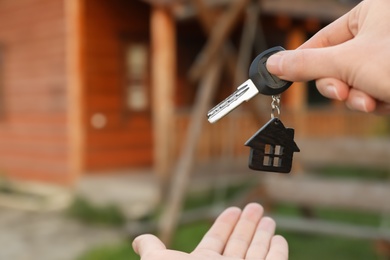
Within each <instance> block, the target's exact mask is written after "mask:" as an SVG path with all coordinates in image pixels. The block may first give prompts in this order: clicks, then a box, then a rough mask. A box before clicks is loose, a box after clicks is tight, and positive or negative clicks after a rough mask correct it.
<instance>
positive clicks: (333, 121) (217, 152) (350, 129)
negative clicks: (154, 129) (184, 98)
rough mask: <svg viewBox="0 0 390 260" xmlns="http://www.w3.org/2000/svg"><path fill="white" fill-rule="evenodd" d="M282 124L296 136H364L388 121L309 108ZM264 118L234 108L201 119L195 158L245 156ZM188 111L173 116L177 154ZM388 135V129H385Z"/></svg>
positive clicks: (284, 116) (287, 116) (382, 128)
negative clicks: (216, 117) (225, 113)
mask: <svg viewBox="0 0 390 260" xmlns="http://www.w3.org/2000/svg"><path fill="white" fill-rule="evenodd" d="M281 119H282V121H283V123H284V125H285V126H286V127H292V128H294V129H295V137H296V139H298V140H299V139H305V138H333V137H367V136H375V135H380V134H384V133H386V130H387V129H388V127H389V126H388V125H389V123H388V122H386V119H385V118H383V117H380V116H375V115H371V114H364V113H358V112H351V111H348V110H340V109H333V110H330V109H311V110H308V111H305V112H299V113H291V114H288V113H285V112H283V114H282V117H281ZM267 120H268V118H267V119H259V121H258V122H255V121H254V120H253V117H252V116H251V115H250V113H248V112H247V111H237V113H236V111H235V112H234V113H231V114H230V115H229V116H227V117H225V118H223V119H221V120H220V121H218V122H217V123H215V124H209V123H208V122H207V118H206V116H205V122H204V127H203V132H202V135H201V138H200V139H199V143H198V148H197V154H196V157H197V158H196V160H197V161H201V162H208V161H211V160H214V159H216V158H221V157H224V156H226V157H229V156H230V157H232V158H240V157H244V156H247V154H248V152H249V148H248V147H245V146H244V143H245V142H246V140H248V139H249V138H250V137H251V136H252V135H253V134H254V133H256V132H257V131H258V130H259V128H260V127H262V126H263V125H264V124H265V123H266V121H267ZM188 122H189V113H184V112H182V113H178V114H177V115H176V119H175V127H176V131H175V140H176V141H175V149H174V150H175V154H176V155H178V154H179V153H180V151H181V149H182V146H181V145H182V144H183V141H184V139H185V136H186V130H187V127H188ZM388 134H390V132H388Z"/></svg>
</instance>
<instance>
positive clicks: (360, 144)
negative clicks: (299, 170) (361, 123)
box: [296, 137, 390, 169]
mask: <svg viewBox="0 0 390 260" xmlns="http://www.w3.org/2000/svg"><path fill="white" fill-rule="evenodd" d="M297 143H298V144H299V147H300V148H301V152H300V153H299V154H297V156H296V158H297V160H299V161H300V162H302V163H303V164H304V165H307V166H308V167H313V166H314V167H317V168H318V167H323V166H326V165H344V166H355V167H367V168H370V169H372V168H376V169H389V168H390V162H389V158H390V140H388V139H386V138H368V139H364V138H360V139H356V138H345V137H343V138H323V139H318V138H315V139H314V138H309V139H308V138H303V139H298V140H297Z"/></svg>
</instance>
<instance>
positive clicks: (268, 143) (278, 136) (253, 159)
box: [245, 117, 300, 173]
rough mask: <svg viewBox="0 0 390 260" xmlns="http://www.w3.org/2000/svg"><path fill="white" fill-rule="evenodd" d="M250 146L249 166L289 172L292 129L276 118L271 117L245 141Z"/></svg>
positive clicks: (296, 148) (293, 144)
mask: <svg viewBox="0 0 390 260" xmlns="http://www.w3.org/2000/svg"><path fill="white" fill-rule="evenodd" d="M245 145H246V146H249V147H250V148H251V150H250V156H249V168H251V169H253V170H257V171H268V172H281V173H289V172H290V171H291V165H292V159H293V154H294V152H299V151H300V150H299V148H298V146H297V144H296V143H295V142H294V129H292V128H285V127H284V125H283V123H282V122H281V121H280V120H279V119H278V118H276V117H275V118H273V119H271V120H270V121H269V122H268V123H267V124H265V125H264V126H263V127H262V128H261V129H260V130H259V131H257V133H256V134H255V135H253V136H252V137H251V138H250V139H249V140H248V141H247V142H246V143H245Z"/></svg>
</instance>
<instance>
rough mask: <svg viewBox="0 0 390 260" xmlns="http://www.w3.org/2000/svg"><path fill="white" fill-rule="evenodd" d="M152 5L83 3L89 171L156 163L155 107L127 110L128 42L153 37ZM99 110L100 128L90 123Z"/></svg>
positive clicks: (104, 1)
mask: <svg viewBox="0 0 390 260" xmlns="http://www.w3.org/2000/svg"><path fill="white" fill-rule="evenodd" d="M149 8H150V7H149V6H148V5H147V4H145V3H142V2H141V1H129V0H110V1H107V0H85V2H84V11H85V13H84V15H83V17H84V21H83V24H84V25H83V27H84V33H83V63H84V69H85V71H84V75H83V78H84V82H83V85H84V90H83V95H84V97H85V98H84V100H83V103H84V108H83V110H84V122H83V126H84V128H85V138H86V139H85V157H84V161H85V170H86V171H88V172H96V171H102V170H110V169H121V168H129V167H145V166H151V165H152V162H153V141H152V138H153V137H152V125H151V124H152V122H151V112H150V109H147V110H146V111H143V112H134V111H129V110H127V109H126V106H125V96H126V93H125V72H124V64H125V57H124V55H125V46H126V44H128V43H131V42H144V43H148V41H149V17H150V15H149V11H150V10H149ZM149 54H150V53H149ZM148 91H149V90H148ZM149 94H150V91H149ZM149 98H150V97H149ZM150 103H151V102H150V100H149V104H150ZM96 115H100V117H101V118H103V119H104V120H105V123H104V125H103V126H102V127H100V128H97V127H94V126H93V125H92V124H91V120H92V118H93V117H94V116H96Z"/></svg>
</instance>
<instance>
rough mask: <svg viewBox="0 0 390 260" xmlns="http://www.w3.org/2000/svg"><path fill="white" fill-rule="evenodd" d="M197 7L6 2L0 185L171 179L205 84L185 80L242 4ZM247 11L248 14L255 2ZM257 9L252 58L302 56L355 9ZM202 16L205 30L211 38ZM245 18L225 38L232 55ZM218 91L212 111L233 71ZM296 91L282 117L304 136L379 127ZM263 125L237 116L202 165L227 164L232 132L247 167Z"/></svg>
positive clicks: (211, 137)
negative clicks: (168, 173) (9, 181)
mask: <svg viewBox="0 0 390 260" xmlns="http://www.w3.org/2000/svg"><path fill="white" fill-rule="evenodd" d="M197 2H198V3H199V1H184V0H180V1H173V0H172V1H169V0H149V1H135V0H109V1H108V0H17V1H15V0H3V1H0V175H3V176H9V177H12V178H22V179H28V180H42V181H49V182H56V183H63V184H70V183H73V182H74V181H76V180H77V178H78V177H79V176H80V174H85V173H95V172H107V173H108V172H112V171H113V170H120V169H131V168H132V169H134V168H143V167H152V166H153V165H155V166H156V165H157V167H158V168H159V169H162V171H164V169H168V168H170V167H171V166H172V161H173V160H174V159H173V158H175V156H176V155H177V154H179V153H180V149H181V146H180V144H181V143H182V142H183V139H184V137H185V132H186V130H187V127H188V121H189V115H190V112H191V109H190V108H191V107H192V105H193V102H194V99H195V97H196V95H197V90H198V84H197V83H198V82H199V81H200V79H201V77H198V78H197V80H195V81H191V80H190V78H189V76H188V75H189V74H188V73H189V71H190V70H191V68H192V66H193V64H194V61H195V60H197V58H199V57H198V55H199V53H201V51H202V49H203V48H204V46H206V45H207V43H208V40H209V39H212V38H213V37H214V36H215V35H214V36H213V35H212V33H213V32H214V33H215V31H216V30H214V31H213V30H212V25H213V24H218V23H217V18H218V17H221V16H223V14H225V13H227V12H228V10H229V9H228V7H229V5H230V4H232V3H234V2H236V3H239V2H241V1H227V0H222V1H221V0H220V1H216V0H215V1H211V0H207V1H203V2H204V3H207V4H206V6H207V8H208V9H210V10H213V11H212V12H208V13H207V12H204V10H203V11H202V10H199V9H197V8H196V3H197ZM242 2H245V8H244V9H243V10H246V7H247V6H248V5H249V4H250V1H245V0H244V1H242ZM259 4H260V17H259V19H257V20H255V23H256V24H259V25H260V24H261V25H262V28H263V31H262V33H261V34H258V36H261V37H258V39H257V40H255V43H254V47H253V50H252V51H251V52H250V55H251V56H252V57H253V55H255V54H256V53H258V52H259V51H261V50H262V48H264V47H267V46H268V47H272V46H274V45H283V46H285V47H286V48H290V49H291V48H295V47H297V46H299V44H300V43H302V42H303V41H304V40H305V39H307V38H308V37H310V35H312V34H313V33H314V32H315V31H317V30H319V29H320V28H321V27H322V26H324V25H326V24H327V23H328V22H330V21H332V20H334V19H335V18H337V17H338V16H340V15H342V14H343V13H345V12H346V11H348V10H349V9H350V8H351V6H352V5H350V4H342V3H341V1H340V2H338V1H336V0H328V1H325V0H324V1H309V0H297V1H291V0H290V1H288V0H267V1H265V0H264V1H259ZM198 7H199V6H198ZM197 14H199V16H201V15H204V17H203V19H204V20H209V22H208V23H209V25H208V26H209V27H210V28H209V29H208V32H207V29H206V28H207V25H206V26H205V25H204V22H203V24H202V22H201V19H198V18H197V17H198V16H197ZM244 14H245V12H243V13H242V14H239V15H238V16H237V17H238V18H237V19H235V20H234V23H233V24H232V25H231V28H229V33H227V34H226V35H224V36H221V37H222V38H221V40H222V42H225V41H226V39H230V41H231V44H232V46H233V48H236V49H239V48H240V46H239V45H240V44H239V39H240V37H241V34H242V31H243V28H244V27H245V15H244ZM210 21H211V22H210ZM228 22H229V20H228ZM206 23H207V22H206ZM210 24H211V25H210ZM208 33H209V36H207V34H208ZM216 37H218V36H216ZM262 37H263V38H262ZM265 45H266V46H265ZM217 46H218V45H217ZM206 47H207V46H206ZM218 55H221V54H220V53H219V54H218ZM292 66H293V64H292ZM221 79H222V80H221V81H220V83H219V84H218V85H219V86H220V87H218V91H217V94H216V96H215V97H214V99H213V101H212V102H215V103H216V102H218V101H220V100H221V99H223V98H224V97H225V96H226V95H228V94H229V92H230V91H231V90H232V89H233V87H234V86H235V83H234V78H233V77H232V75H231V73H229V71H228V70H225V69H223V70H222V72H221ZM299 85H301V86H296V87H292V88H291V89H290V90H289V91H288V93H286V94H285V95H283V106H284V108H283V111H282V113H283V120H284V122H285V123H286V125H289V126H293V127H295V129H296V133H297V135H298V136H306V135H310V136H328V135H355V134H356V135H368V134H373V133H375V131H376V130H378V129H377V128H379V127H381V125H382V123H381V121H380V119H378V118H375V117H373V116H369V115H364V114H359V113H352V112H349V111H347V110H345V109H343V108H342V107H341V106H340V104H338V103H334V102H329V101H326V100H324V99H321V98H320V97H319V95H318V94H316V91H315V88H314V87H306V86H304V85H303V84H299ZM267 102H268V101H267ZM263 106H264V105H263ZM265 107H266V108H267V109H268V106H267V105H266V106H265ZM267 109H265V110H264V118H266V117H268V114H269V111H268V110H267ZM204 117H205V121H206V115H205V116H204ZM264 118H259V122H257V123H256V121H255V120H253V118H252V117H251V115H250V113H247V112H246V110H240V111H237V112H235V113H232V115H231V116H229V118H226V119H224V120H222V121H221V123H218V124H216V125H206V126H205V127H204V129H203V132H202V138H201V139H200V140H199V141H198V148H199V149H198V151H199V152H198V154H197V159H198V160H203V161H207V160H210V159H212V158H215V157H218V156H221V154H223V151H224V150H225V149H226V142H225V140H226V136H225V134H224V131H223V129H225V128H226V127H228V126H229V124H230V123H229V122H230V120H234V122H235V124H234V125H236V126H238V127H239V128H237V127H236V129H235V131H239V132H240V134H239V135H234V136H235V138H234V140H233V141H232V144H231V145H233V147H234V149H233V150H234V154H235V156H240V155H246V154H247V153H248V151H247V148H246V147H244V146H243V144H244V142H245V141H246V139H247V138H249V137H250V136H251V135H252V134H253V133H254V132H255V131H257V129H258V128H259V126H261V124H262V123H264V120H265V119H264ZM267 119H268V118H267ZM230 125H231V124H230ZM0 178H1V176H0Z"/></svg>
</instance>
